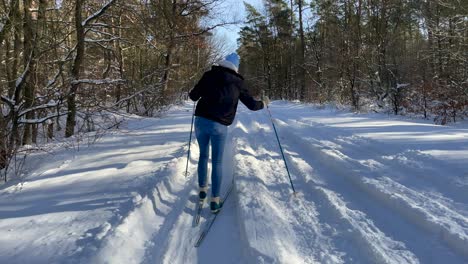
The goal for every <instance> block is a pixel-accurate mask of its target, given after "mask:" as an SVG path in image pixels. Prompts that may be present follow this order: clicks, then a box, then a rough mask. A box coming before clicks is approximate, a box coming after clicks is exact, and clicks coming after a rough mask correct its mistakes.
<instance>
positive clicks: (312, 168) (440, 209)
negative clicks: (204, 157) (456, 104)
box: [0, 102, 468, 263]
mask: <svg viewBox="0 0 468 264" xmlns="http://www.w3.org/2000/svg"><path fill="white" fill-rule="evenodd" d="M191 107H192V105H191V104H190V103H188V104H186V105H185V106H183V107H175V108H173V109H172V110H171V111H170V112H169V113H168V115H167V116H165V117H164V118H161V119H145V118H135V119H133V120H130V121H129V123H128V126H127V128H126V129H125V130H122V131H118V132H114V133H112V134H108V135H106V136H104V137H103V138H102V139H101V140H100V141H99V142H98V143H96V144H95V145H93V146H91V147H89V148H85V149H82V150H81V151H79V152H73V151H70V150H65V149H63V150H59V151H56V152H55V154H54V155H49V154H37V155H36V156H34V157H32V158H31V160H30V163H29V164H31V171H30V173H29V176H28V177H27V178H26V179H24V180H23V181H21V182H17V183H15V184H8V185H6V186H3V187H1V189H0V198H1V199H0V230H2V236H0V262H1V263H219V262H220V261H221V262H223V263H466V262H468V162H467V161H468V128H467V126H463V125H458V126H456V127H442V126H437V125H433V124H430V123H429V122H423V121H419V120H418V121H415V120H404V119H402V118H390V117H388V116H385V115H377V114H374V115H356V114H352V113H347V112H337V111H335V110H331V109H317V108H314V107H311V106H305V105H301V104H296V103H286V102H274V103H273V104H272V106H271V112H272V114H273V116H274V118H275V123H276V126H277V129H278V132H279V134H280V140H281V143H282V144H283V148H284V150H285V154H286V160H287V162H288V166H289V169H290V172H291V176H292V180H293V183H294V186H295V188H296V191H297V194H296V195H295V196H294V195H292V190H291V187H290V183H289V179H288V176H287V173H286V170H285V166H284V162H283V160H282V157H281V154H280V152H279V148H278V143H277V141H276V137H275V134H274V131H273V128H272V126H271V121H270V119H269V116H268V113H267V112H266V111H265V110H262V111H258V112H250V111H248V110H246V108H245V107H244V106H240V107H239V110H238V116H237V119H236V121H235V123H234V124H233V125H232V126H230V129H229V133H230V134H229V140H228V144H227V148H226V155H225V166H224V181H223V189H226V188H227V186H228V185H229V183H230V182H231V180H232V179H233V178H234V180H235V189H234V193H233V194H232V195H231V196H230V197H229V200H227V201H226V203H225V207H224V209H223V211H222V213H221V215H220V216H219V217H218V219H217V220H216V222H215V224H214V225H213V227H212V229H211V231H210V233H209V234H208V236H207V237H206V239H205V241H204V242H203V244H202V245H201V247H200V248H194V247H193V245H194V242H195V241H194V240H195V239H196V236H197V232H198V230H199V228H198V227H196V226H195V225H194V223H193V217H192V216H193V214H194V211H195V206H196V205H195V203H196V199H197V198H196V179H195V178H196V177H195V176H196V160H197V159H196V157H197V156H198V150H197V145H196V141H195V140H194V141H193V143H192V158H191V163H190V166H189V171H190V173H191V175H190V176H189V177H187V178H185V177H184V175H183V174H184V171H185V161H186V159H185V158H186V157H185V155H186V152H187V140H188V136H189V131H190V120H191V115H190V114H191ZM208 214H209V212H208V210H207V209H205V211H204V212H203V215H202V224H203V221H204V220H205V219H206V217H207V215H208Z"/></svg>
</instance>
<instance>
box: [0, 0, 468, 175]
mask: <svg viewBox="0 0 468 264" xmlns="http://www.w3.org/2000/svg"><path fill="white" fill-rule="evenodd" d="M222 2H223V1H221V0H153V1H145V0H140V1H138V0H126V1H123V0H70V1H65V0H53V1H52V0H0V96H1V97H0V98H1V100H0V107H1V110H2V111H1V114H0V170H3V171H6V170H7V168H8V166H9V164H10V162H11V160H12V159H13V158H14V157H15V155H16V154H17V153H18V151H20V150H21V149H22V148H23V147H24V146H34V145H38V144H41V143H43V142H48V141H53V140H54V139H55V138H63V137H65V138H69V137H72V136H75V135H76V134H77V133H81V132H90V131H94V130H95V129H96V127H97V126H100V125H101V123H100V121H96V120H102V119H103V118H106V117H107V116H109V113H122V112H124V113H125V112H126V113H132V114H137V115H142V116H154V115H156V114H157V113H159V112H160V111H163V110H164V109H165V108H166V107H167V106H170V105H172V104H174V103H177V102H181V101H183V100H185V99H186V94H187V91H189V90H190V89H191V88H192V87H193V85H194V84H195V83H196V81H197V80H198V79H199V77H200V76H201V74H203V72H204V71H206V70H207V69H209V67H210V65H212V64H213V63H216V61H217V60H218V59H220V58H221V57H220V56H222V55H223V54H224V53H226V52H227V51H226V50H225V47H224V46H223V45H224V44H223V43H222V41H219V39H215V38H214V37H213V30H214V29H216V28H218V27H222V26H226V25H230V24H235V25H237V26H240V27H241V30H240V33H239V39H238V50H237V52H238V53H239V54H240V57H241V66H240V72H241V74H242V75H243V76H244V77H245V80H246V82H247V84H248V85H249V86H250V87H251V89H252V92H253V93H254V94H260V92H261V91H265V92H266V94H267V95H268V96H270V97H271V98H272V99H283V100H300V101H301V102H309V103H317V104H327V103H334V104H340V105H346V106H351V107H352V108H353V109H354V110H355V111H379V112H383V111H388V112H389V113H392V114H395V115H403V114H408V113H411V114H415V115H419V116H421V118H427V119H433V120H434V122H436V123H438V124H442V125H445V124H448V123H451V122H457V121H458V120H461V119H463V118H464V117H466V116H467V115H468V60H467V57H468V2H467V1H459V0H431V1H427V0H413V1H410V0H355V1H351V0H336V1H330V0H312V1H305V0H289V1H287V0H264V1H262V6H261V8H260V7H258V6H254V5H252V4H250V3H248V2H247V1H246V2H244V7H245V13H246V16H245V21H229V20H223V19H219V18H217V16H219V14H218V13H217V12H216V7H217V6H219V5H220V4H222ZM207 21H217V22H215V23H207ZM97 116H99V117H100V118H96V117H97ZM107 128H110V127H107ZM107 128H106V129H107ZM5 180H6V177H5Z"/></svg>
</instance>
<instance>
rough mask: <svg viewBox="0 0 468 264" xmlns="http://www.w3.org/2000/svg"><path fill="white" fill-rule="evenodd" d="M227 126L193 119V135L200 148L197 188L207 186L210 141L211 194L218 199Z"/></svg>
mask: <svg viewBox="0 0 468 264" xmlns="http://www.w3.org/2000/svg"><path fill="white" fill-rule="evenodd" d="M227 128H228V127H227V126H225V125H222V124H220V123H218V122H215V121H212V120H209V119H206V118H203V117H199V116H197V117H195V134H196V135H197V141H198V146H199V147H200V158H199V159H198V186H199V187H206V186H207V182H206V181H207V174H208V172H207V166H208V153H209V149H210V141H211V163H212V165H213V166H212V171H211V194H212V197H219V192H220V189H221V180H222V171H223V153H224V144H225V142H226V136H227Z"/></svg>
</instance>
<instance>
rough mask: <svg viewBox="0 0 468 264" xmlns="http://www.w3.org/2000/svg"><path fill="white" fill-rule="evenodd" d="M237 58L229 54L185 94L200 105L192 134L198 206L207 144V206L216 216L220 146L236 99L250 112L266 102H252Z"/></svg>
mask: <svg viewBox="0 0 468 264" xmlns="http://www.w3.org/2000/svg"><path fill="white" fill-rule="evenodd" d="M238 68H239V56H238V55H237V53H231V54H229V55H228V56H226V58H225V59H224V60H222V61H220V62H219V63H218V65H214V66H212V68H211V70H209V71H207V72H205V73H204V74H203V76H202V78H201V79H200V80H199V81H198V83H197V84H196V85H195V87H194V88H193V89H192V90H191V91H190V92H189V97H190V99H192V100H193V101H197V100H198V99H200V98H201V99H200V101H199V102H198V104H197V108H196V110H195V134H196V137H197V141H198V145H199V147H200V157H199V160H198V186H199V188H200V191H199V198H200V202H204V201H205V199H206V197H207V191H208V186H207V165H208V152H209V144H210V142H211V160H212V173H211V185H212V186H211V194H212V196H211V203H210V208H211V212H212V213H215V214H216V213H218V212H219V210H220V209H221V207H222V206H223V201H220V188H221V180H222V167H223V164H222V162H223V152H224V143H225V141H226V136H227V128H228V126H229V125H231V124H232V122H233V121H234V117H235V115H236V110H237V104H238V101H239V99H240V100H241V102H242V103H243V104H244V105H245V106H247V108H249V109H250V110H253V111H257V110H260V109H263V108H264V107H266V106H267V105H268V104H269V102H270V100H269V99H268V97H266V96H262V100H261V101H257V100H255V99H254V98H253V97H252V95H251V94H250V93H249V90H248V88H247V87H246V85H245V83H244V78H243V77H242V76H241V75H240V74H239V73H238Z"/></svg>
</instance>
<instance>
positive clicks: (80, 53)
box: [65, 0, 85, 137]
mask: <svg viewBox="0 0 468 264" xmlns="http://www.w3.org/2000/svg"><path fill="white" fill-rule="evenodd" d="M83 2H84V0H76V3H75V30H76V33H75V37H76V41H77V44H76V55H75V59H74V60H73V66H72V70H71V80H72V82H71V84H70V90H69V92H68V95H67V104H68V115H67V125H66V127H65V137H71V136H73V135H74V134H75V125H76V110H77V109H76V92H77V91H78V87H79V86H80V84H79V82H73V81H76V80H79V79H80V74H81V65H82V64H83V59H84V54H85V31H84V26H83V25H82V21H83V17H82V15H81V10H82V6H83Z"/></svg>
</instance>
